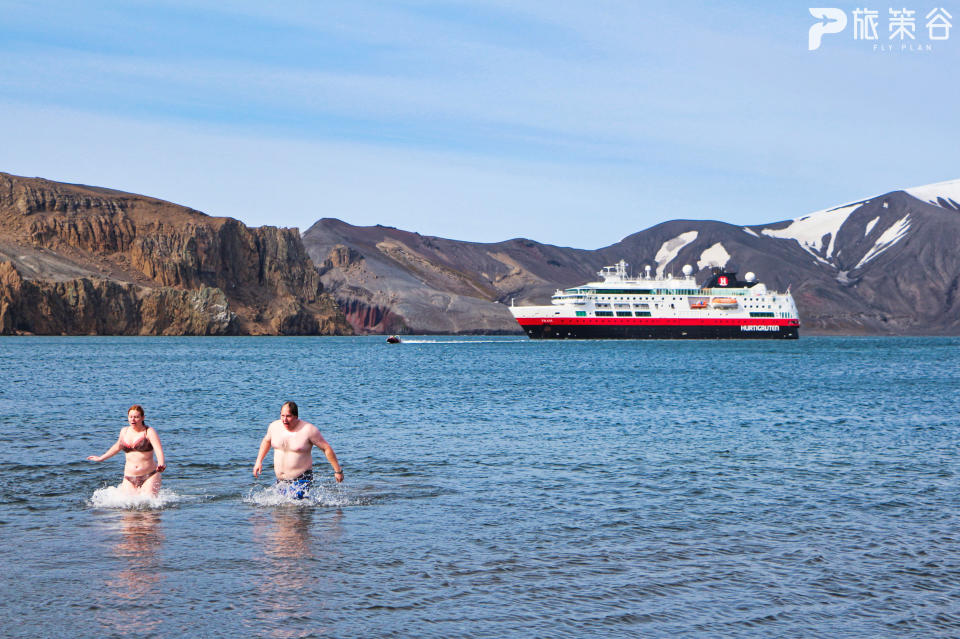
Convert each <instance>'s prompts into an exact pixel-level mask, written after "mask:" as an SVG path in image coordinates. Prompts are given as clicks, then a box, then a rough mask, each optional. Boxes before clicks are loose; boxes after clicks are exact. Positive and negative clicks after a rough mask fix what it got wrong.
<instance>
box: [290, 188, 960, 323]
mask: <svg viewBox="0 0 960 639" xmlns="http://www.w3.org/2000/svg"><path fill="white" fill-rule="evenodd" d="M918 196H920V197H918ZM958 202H960V180H950V181H947V182H941V183H937V184H931V185H927V186H924V187H914V188H911V189H906V190H897V191H891V192H889V193H885V194H883V195H879V196H874V197H870V198H863V199H861V200H858V201H854V202H849V203H846V204H843V205H840V206H836V207H831V208H829V209H824V210H822V211H816V212H814V213H811V214H808V215H804V216H801V217H798V218H794V219H787V220H781V221H779V222H772V223H768V224H755V225H748V226H739V225H733V224H729V223H726V222H722V221H715V220H670V221H666V222H661V223H659V224H656V225H654V226H652V227H650V228H647V229H645V230H643V231H638V232H637V233H633V234H631V235H628V236H627V237H625V238H624V239H622V240H621V241H620V242H616V243H614V244H612V245H610V246H606V247H602V248H599V249H595V250H585V249H573V248H567V247H557V246H552V245H547V244H540V243H537V242H535V241H533V240H528V239H523V238H515V239H512V240H505V241H503V242H495V243H488V244H478V243H471V242H460V241H456V240H446V239H443V238H435V237H430V236H421V235H419V234H416V233H410V232H408V231H401V230H399V229H393V228H391V227H383V226H373V227H353V226H351V225H349V224H347V223H345V222H342V221H340V220H333V219H331V218H323V219H320V220H318V221H317V222H316V223H315V224H314V225H312V226H311V227H310V229H308V230H307V231H306V232H305V233H304V243H305V245H306V246H307V251H308V253H309V254H310V255H311V257H312V258H313V260H314V261H315V262H316V263H317V264H321V267H320V272H321V279H322V280H323V282H324V285H325V286H326V287H327V288H328V290H330V291H331V293H332V294H333V295H334V297H336V298H337V300H338V302H339V303H341V304H342V305H349V306H350V308H351V312H350V313H348V319H349V320H350V321H351V323H352V324H353V325H354V329H355V330H356V331H357V332H359V333H367V332H415V333H416V332H419V333H427V332H441V333H443V332H451V333H456V332H480V333H484V332H491V333H498V332H499V333H513V332H517V328H516V324H515V322H514V320H513V317H512V316H511V315H510V314H509V311H508V309H507V308H506V306H505V305H506V304H508V303H510V302H511V301H515V302H518V303H523V304H545V303H549V298H550V295H551V294H552V293H553V292H554V290H556V289H563V288H567V287H570V286H576V285H578V284H582V283H584V282H586V281H590V280H593V279H596V277H595V276H596V273H597V271H599V270H600V268H602V267H603V266H607V265H610V264H614V263H616V262H618V261H619V260H621V259H625V260H626V261H627V262H629V263H631V264H634V265H635V266H642V265H650V266H651V271H652V272H653V273H654V274H657V273H659V274H667V273H670V272H679V271H680V268H681V267H682V265H683V264H691V265H692V266H693V267H694V269H695V271H696V277H697V281H698V283H702V282H703V281H704V280H705V279H706V277H707V274H708V272H709V268H710V266H713V265H722V266H725V267H727V268H731V267H736V268H737V269H739V268H740V267H743V268H744V270H749V271H754V272H756V273H757V274H758V275H759V277H760V279H761V280H762V281H764V282H765V283H766V284H767V285H768V286H769V287H771V288H773V289H777V290H786V289H787V287H790V288H791V292H792V294H793V295H794V298H795V299H796V301H797V305H798V307H799V309H800V316H801V330H802V331H803V332H807V333H811V334H816V333H819V334H880V335H900V334H931V335H941V334H948V335H953V334H960V322H958V321H956V320H955V319H954V318H956V317H958V314H957V313H956V311H957V310H958V309H957V308H956V304H957V293H956V291H957V288H958V274H960V261H958V259H957V258H956V257H954V253H955V251H954V250H953V249H952V248H950V247H951V246H955V245H956V241H957V239H958V237H960V205H958ZM334 227H335V228H336V232H333V231H332V229H333V228H334ZM397 244H400V245H402V249H401V250H400V253H403V254H404V255H403V258H402V259H399V258H398V250H397V249H398V246H397ZM390 246H392V253H391V250H386V247H390ZM331 251H340V252H344V251H346V252H348V253H350V254H351V255H352V256H353V257H352V260H351V269H352V270H349V271H348V270H346V269H343V268H340V267H339V266H338V265H337V264H336V263H335V260H330V259H329V256H330V254H331ZM414 262H416V263H417V264H418V267H417V268H413V267H412V266H411V264H413V263H414ZM427 265H435V266H437V267H439V266H441V265H442V266H443V268H449V269H452V270H454V271H456V272H458V273H461V274H464V277H467V278H470V281H471V285H472V286H474V287H475V288H477V289H478V290H484V291H486V294H485V295H484V296H483V297H482V298H481V297H480V296H474V297H471V298H470V300H471V302H470V303H468V302H465V301H464V300H463V297H464V296H465V294H466V293H465V292H464V291H463V290H455V289H453V288H451V287H447V286H444V285H442V283H440V282H439V281H438V280H437V279H436V278H432V279H431V278H428V277H425V276H423V273H424V272H425V270H426V269H427V268H428V267H427ZM401 282H402V283H403V284H401ZM387 293H389V294H387ZM411 295H417V296H419V297H420V298H430V299H433V300H434V303H433V304H426V305H423V304H421V305H420V306H419V307H417V305H416V304H414V303H413V301H412V300H411V299H410V296H411ZM481 301H485V303H484V304H481V303H480V302H481ZM454 303H456V304H459V305H460V306H461V307H467V306H470V305H471V304H472V310H471V312H472V313H475V314H476V316H477V317H481V316H482V317H483V321H482V322H471V318H470V317H469V316H465V315H462V314H461V315H460V316H458V317H456V321H440V318H441V317H442V316H443V315H444V314H446V313H448V310H447V308H445V306H447V307H448V306H449V305H450V304H454ZM370 304H374V305H376V309H377V310H376V314H377V315H378V316H380V317H390V318H391V321H390V322H386V323H382V324H367V323H364V321H363V317H364V314H365V312H366V311H367V310H368V309H369V308H370V307H369V305H370ZM446 319H447V320H450V318H449V317H448V318H446Z"/></svg>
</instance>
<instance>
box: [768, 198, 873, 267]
mask: <svg viewBox="0 0 960 639" xmlns="http://www.w3.org/2000/svg"><path fill="white" fill-rule="evenodd" d="M862 204H863V202H855V203H854V204H847V205H846V206H841V207H838V208H835V209H827V210H824V211H817V212H816V213H811V214H810V215H806V216H804V217H801V218H797V219H795V220H794V221H793V223H792V224H791V225H790V226H788V227H786V228H782V229H763V230H762V231H761V233H763V234H764V235H767V236H769V237H776V238H780V239H784V240H796V241H797V243H798V244H800V246H802V247H803V248H804V249H806V250H807V252H809V253H810V254H812V255H813V256H814V257H816V258H817V259H819V260H820V261H824V260H823V258H822V257H821V256H820V253H821V252H822V251H823V238H824V236H827V235H829V236H830V244H829V245H828V246H827V250H826V257H827V258H830V257H832V256H833V247H834V245H835V243H836V240H837V231H839V230H840V227H841V226H843V223H844V222H846V221H847V218H848V217H850V214H851V213H853V212H854V211H855V210H856V209H858V208H860V206H861V205H862Z"/></svg>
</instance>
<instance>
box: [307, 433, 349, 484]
mask: <svg viewBox="0 0 960 639" xmlns="http://www.w3.org/2000/svg"><path fill="white" fill-rule="evenodd" d="M310 442H311V443H312V444H313V445H314V446H316V447H317V448H319V449H320V450H322V451H323V454H324V455H326V457H327V461H328V462H330V465H331V466H332V467H333V478H334V479H336V480H337V483H340V482H342V481H343V468H342V467H341V466H340V462H339V461H337V454H336V453H335V452H333V446H331V445H330V444H328V443H327V440H325V439H324V438H323V435H321V434H320V431H319V430H317V431H316V433H315V434H314V435H313V436H312V437H310Z"/></svg>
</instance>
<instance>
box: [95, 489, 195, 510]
mask: <svg viewBox="0 0 960 639" xmlns="http://www.w3.org/2000/svg"><path fill="white" fill-rule="evenodd" d="M180 501H183V497H182V496H180V495H178V494H177V493H175V492H173V491H172V490H167V489H166V488H161V489H160V492H159V493H157V494H156V495H149V494H144V495H140V494H136V495H133V494H130V493H128V492H125V491H123V490H121V489H120V487H119V486H106V487H104V488H98V489H97V490H95V491H93V495H91V496H90V500H89V501H88V502H87V503H88V504H89V505H90V506H92V507H94V508H118V509H124V510H159V509H161V508H166V507H167V506H170V505H172V504H176V503H178V502H180Z"/></svg>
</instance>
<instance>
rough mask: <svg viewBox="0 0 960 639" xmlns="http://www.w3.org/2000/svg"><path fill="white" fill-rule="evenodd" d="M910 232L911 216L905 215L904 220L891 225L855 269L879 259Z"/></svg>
mask: <svg viewBox="0 0 960 639" xmlns="http://www.w3.org/2000/svg"><path fill="white" fill-rule="evenodd" d="M909 230H910V214H909V213H908V214H906V215H904V216H903V217H902V218H900V219H899V220H897V221H896V222H895V223H894V224H891V225H890V228H888V229H887V230H886V231H884V232H883V235H881V236H880V237H879V238H877V241H876V243H875V244H874V245H873V247H872V248H871V249H870V250H869V251H867V254H866V255H864V256H863V259H861V260H860V261H859V262H857V265H856V266H854V267H853V268H854V269H858V268H860V267H861V266H863V265H864V264H866V263H867V262H869V261H870V260H872V259H873V258H875V257H877V256H878V255H880V254H881V253H883V252H884V251H886V250H887V249H888V248H890V247H891V246H893V245H894V244H896V243H897V242H899V241H900V240H902V239H903V237H904V236H905V235H906V234H907V231H909Z"/></svg>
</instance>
